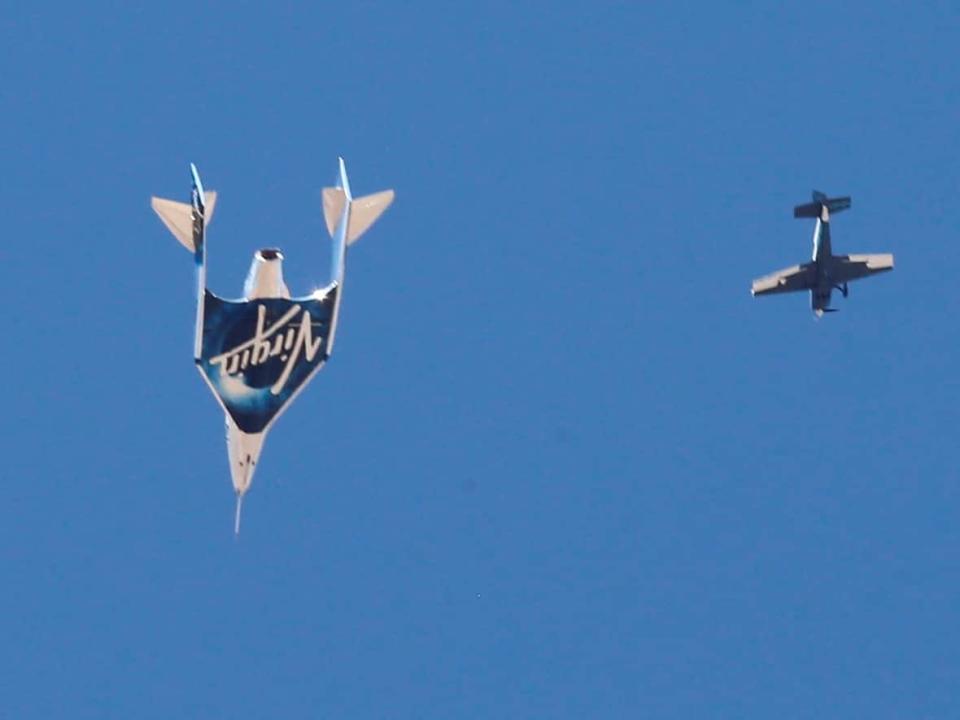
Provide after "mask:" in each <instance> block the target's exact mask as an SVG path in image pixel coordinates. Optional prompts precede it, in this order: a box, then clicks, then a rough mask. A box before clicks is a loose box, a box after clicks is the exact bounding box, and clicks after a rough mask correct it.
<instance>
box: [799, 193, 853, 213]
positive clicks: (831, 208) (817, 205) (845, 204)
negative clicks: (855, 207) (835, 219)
mask: <svg viewBox="0 0 960 720" xmlns="http://www.w3.org/2000/svg"><path fill="white" fill-rule="evenodd" d="M824 208H826V209H827V213H824V212H823V210H824ZM849 209H850V198H849V196H848V197H836V198H828V197H827V196H826V195H825V194H824V193H822V192H819V191H817V190H814V191H813V202H811V203H806V204H805V205H797V206H796V207H795V208H794V209H793V216H794V217H795V218H821V219H829V217H830V214H831V213H838V212H840V211H842V210H849Z"/></svg>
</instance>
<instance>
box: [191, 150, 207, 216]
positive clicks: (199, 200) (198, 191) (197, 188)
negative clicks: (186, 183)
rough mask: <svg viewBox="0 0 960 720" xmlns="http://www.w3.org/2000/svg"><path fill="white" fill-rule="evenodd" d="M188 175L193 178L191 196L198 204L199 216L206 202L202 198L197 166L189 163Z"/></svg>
mask: <svg viewBox="0 0 960 720" xmlns="http://www.w3.org/2000/svg"><path fill="white" fill-rule="evenodd" d="M190 174H191V175H192V176H193V196H194V201H195V202H196V203H197V204H198V206H199V207H198V209H199V210H200V213H201V215H202V214H203V210H204V208H205V207H206V205H207V200H206V198H205V197H204V196H203V183H202V182H200V173H199V172H197V166H196V165H194V164H193V163H190Z"/></svg>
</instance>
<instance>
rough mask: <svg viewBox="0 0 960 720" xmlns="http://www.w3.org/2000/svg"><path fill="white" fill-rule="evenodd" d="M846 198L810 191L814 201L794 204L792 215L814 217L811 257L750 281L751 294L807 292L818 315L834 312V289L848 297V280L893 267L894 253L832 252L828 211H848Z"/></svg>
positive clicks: (848, 205)
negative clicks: (836, 253)
mask: <svg viewBox="0 0 960 720" xmlns="http://www.w3.org/2000/svg"><path fill="white" fill-rule="evenodd" d="M849 207H850V198H849V197H837V198H828V197H827V196H826V195H824V194H823V193H822V192H817V191H816V190H814V191H813V202H811V203H807V204H805V205H797V206H796V207H795V208H794V209H793V216H794V217H795V218H816V219H817V224H816V226H815V227H814V229H813V259H812V260H811V262H808V263H804V264H803V265H794V266H793V267H788V268H785V269H783V270H778V271H777V272H775V273H772V274H770V275H766V276H764V277H762V278H759V279H758V280H754V281H753V288H752V289H751V292H752V293H753V295H772V294H774V293H784V292H795V291H797V290H809V291H810V308H811V309H812V310H813V312H814V314H816V316H817V317H823V314H824V313H825V312H836V308H831V307H830V295H831V294H832V292H833V291H834V290H839V291H840V293H841V294H842V295H843V296H844V297H847V294H848V293H849V290H848V288H847V283H849V282H850V281H851V280H859V279H860V278H865V277H869V276H871V275H876V274H877V273H882V272H886V271H887V270H893V255H891V254H889V253H882V254H879V255H834V254H833V250H832V248H831V246H830V214H831V213H838V212H840V211H842V210H847V209H848V208H849Z"/></svg>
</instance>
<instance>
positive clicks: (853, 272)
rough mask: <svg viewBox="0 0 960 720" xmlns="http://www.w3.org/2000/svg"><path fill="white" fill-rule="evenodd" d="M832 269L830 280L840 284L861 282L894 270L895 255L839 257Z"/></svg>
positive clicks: (836, 258) (835, 259)
mask: <svg viewBox="0 0 960 720" xmlns="http://www.w3.org/2000/svg"><path fill="white" fill-rule="evenodd" d="M833 260H834V264H833V266H832V267H831V268H830V278H831V279H832V280H833V281H835V282H838V283H845V282H850V281H851V280H859V279H860V278H865V277H869V276H871V275H876V274H877V273H882V272H887V271H888V270H893V255H891V254H890V253H880V254H877V255H839V256H837V257H835V258H834V259H833Z"/></svg>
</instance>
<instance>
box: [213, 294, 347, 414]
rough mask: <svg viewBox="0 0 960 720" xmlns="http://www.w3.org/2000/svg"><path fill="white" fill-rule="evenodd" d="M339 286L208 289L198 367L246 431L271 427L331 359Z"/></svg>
mask: <svg viewBox="0 0 960 720" xmlns="http://www.w3.org/2000/svg"><path fill="white" fill-rule="evenodd" d="M338 292H339V288H338V287H336V286H334V287H333V288H331V289H330V291H329V292H327V293H326V294H325V295H323V296H316V297H307V298H298V299H296V300H287V299H285V298H261V299H257V300H249V301H230V300H223V299H221V298H219V297H217V296H216V295H214V294H213V293H211V292H210V291H209V290H207V291H205V294H204V303H203V330H202V344H201V349H200V353H199V356H198V357H197V368H198V369H199V370H200V374H201V375H203V377H204V379H205V380H206V381H207V384H208V385H209V386H210V389H211V390H213V393H214V395H216V397H217V400H218V401H219V402H220V404H221V405H222V406H223V409H224V410H225V411H226V412H227V413H229V415H230V417H231V418H232V419H233V421H234V423H236V426H237V427H238V428H239V429H240V430H242V431H243V432H245V433H259V432H263V431H264V430H266V429H267V428H268V427H269V426H270V424H271V423H272V422H273V420H274V419H276V418H277V417H278V416H279V415H280V413H282V412H283V411H284V409H286V407H287V405H289V404H290V402H291V401H292V400H293V398H294V397H295V396H296V394H297V393H298V392H299V391H300V390H302V389H303V388H304V387H306V385H307V383H308V382H309V381H310V379H311V378H312V377H313V376H314V374H316V372H317V371H318V370H319V369H320V368H321V367H322V366H323V364H324V362H326V360H327V358H328V357H329V348H330V329H331V323H332V321H333V315H334V311H335V308H336V305H337V302H336V300H337V294H338Z"/></svg>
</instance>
